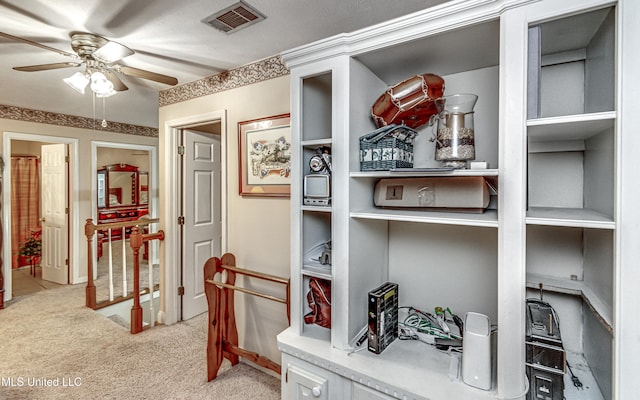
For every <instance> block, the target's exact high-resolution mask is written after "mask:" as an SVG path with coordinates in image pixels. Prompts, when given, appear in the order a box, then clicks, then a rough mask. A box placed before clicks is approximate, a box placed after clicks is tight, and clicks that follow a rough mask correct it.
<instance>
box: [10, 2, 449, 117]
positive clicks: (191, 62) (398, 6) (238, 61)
mask: <svg viewBox="0 0 640 400" xmlns="http://www.w3.org/2000/svg"><path fill="white" fill-rule="evenodd" d="M234 2H235V0H213V1H212V0H188V1H183V2H179V1H175V0H109V1H101V0H56V1H50V0H40V1H38V0H6V1H5V0H0V31H2V32H5V33H8V34H11V35H15V36H20V37H24V38H26V39H29V40H32V41H36V42H39V43H42V44H45V45H47V46H50V47H54V48H57V49H60V50H64V51H67V52H72V50H71V46H70V41H69V33H70V32H72V31H87V32H92V33H96V34H99V35H101V36H104V37H106V38H108V39H110V40H114V41H117V42H119V43H122V44H124V45H126V46H128V47H130V48H131V49H133V50H134V51H135V52H136V53H135V54H134V55H132V56H129V57H127V58H125V59H124V60H123V64H126V65H129V66H132V67H136V68H142V69H147V70H150V71H154V72H158V73H161V74H166V75H171V76H175V77H177V78H178V82H179V84H184V83H187V82H191V81H194V80H198V79H200V78H203V77H207V76H211V75H215V74H217V73H219V72H222V71H225V70H228V69H233V68H235V67H238V66H241V65H245V64H247V63H250V62H253V61H257V60H260V59H263V58H266V57H269V56H273V55H277V54H279V53H280V52H281V51H284V50H287V49H290V48H293V47H297V46H300V45H303V44H306V43H310V42H313V41H315V40H319V39H322V38H326V37H329V36H333V35H335V34H339V33H343V32H351V31H353V30H356V29H360V28H363V27H366V26H369V25H372V24H375V23H379V22H382V21H386V20H389V19H392V18H395V17H398V16H402V15H405V14H408V13H411V12H415V11H418V10H422V9H424V8H427V7H430V6H432V5H436V4H440V3H444V2H445V0H403V1H382V0H322V1H318V0H278V1H274V0H247V3H248V4H250V5H251V6H253V7H254V8H256V9H257V10H258V11H260V12H261V13H263V14H264V15H265V16H266V19H265V20H264V21H261V22H259V23H257V24H255V25H253V26H249V27H247V28H245V29H240V30H238V31H236V32H234V33H231V34H226V33H223V32H221V31H218V30H216V29H214V28H212V27H210V26H207V25H205V24H204V23H202V22H201V20H203V19H204V18H206V17H207V16H209V15H211V14H213V13H215V12H217V11H218V10H220V9H222V8H225V7H227V6H229V5H231V4H233V3H234ZM68 60H69V59H68V58H66V57H63V56H61V55H58V54H56V53H54V52H51V51H47V50H44V49H41V48H37V47H34V46H30V45H27V44H24V43H19V42H15V41H11V40H8V39H6V38H2V37H0V104H4V105H10V106H18V107H24V108H32V109H37V110H44V111H50V112H57V113H63V114H69V115H77V116H84V117H92V116H93V115H94V114H93V113H94V111H93V110H94V108H93V102H92V97H91V94H90V93H89V91H87V93H85V95H84V96H83V95H80V94H78V93H76V92H74V91H73V90H72V89H70V88H69V87H68V86H67V85H65V84H64V83H63V82H62V79H63V78H65V77H68V76H70V75H72V74H73V73H74V72H76V71H79V70H81V68H80V67H76V68H65V69H58V70H50V71H40V72H19V71H14V70H13V69H12V67H15V66H24V65H37V64H48V63H56V62H63V61H68ZM122 81H123V82H124V83H125V84H126V85H127V86H128V87H129V90H128V91H126V92H121V93H119V94H117V95H115V96H113V97H111V98H108V99H107V101H106V118H107V119H108V120H110V121H117V122H122V123H129V124H136V125H143V126H150V127H157V125H158V92H159V91H160V90H163V89H166V88H168V86H166V85H163V84H159V83H156V82H152V81H146V80H142V79H135V78H130V77H127V76H125V77H122ZM95 112H96V117H97V118H99V119H102V100H98V103H97V104H96V111H95Z"/></svg>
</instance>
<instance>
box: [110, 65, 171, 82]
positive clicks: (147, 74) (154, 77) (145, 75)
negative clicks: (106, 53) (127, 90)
mask: <svg viewBox="0 0 640 400" xmlns="http://www.w3.org/2000/svg"><path fill="white" fill-rule="evenodd" d="M115 67H116V68H117V70H118V71H119V72H122V73H123V74H125V75H130V76H135V77H136V78H142V79H148V80H151V81H156V82H160V83H164V84H166V85H171V86H173V85H176V84H178V79H176V78H174V77H173V76H168V75H162V74H158V73H156V72H151V71H146V70H144V69H139V68H134V67H129V66H126V65H117V66H115Z"/></svg>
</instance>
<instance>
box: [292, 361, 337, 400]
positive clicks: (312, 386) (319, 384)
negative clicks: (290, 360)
mask: <svg viewBox="0 0 640 400" xmlns="http://www.w3.org/2000/svg"><path fill="white" fill-rule="evenodd" d="M286 385H287V397H286V399H287V400H300V399H314V400H328V399H329V396H328V394H329V392H328V391H329V380H328V379H327V378H324V377H321V376H319V375H316V374H313V373H311V372H309V371H306V370H304V369H302V368H299V367H297V366H294V365H289V367H288V368H287V383H286Z"/></svg>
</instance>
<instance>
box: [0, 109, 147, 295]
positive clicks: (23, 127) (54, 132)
mask: <svg viewBox="0 0 640 400" xmlns="http://www.w3.org/2000/svg"><path fill="white" fill-rule="evenodd" d="M0 133H1V134H2V141H0V154H1V153H2V152H3V151H4V138H5V135H6V133H12V134H13V133H18V134H27V135H34V138H35V137H36V136H35V135H41V136H49V137H56V138H72V139H77V140H78V149H77V155H78V159H77V160H76V165H77V166H78V167H79V168H78V177H79V179H78V187H77V188H72V190H73V191H74V193H75V194H77V198H78V204H77V208H76V210H77V211H78V212H77V215H75V216H74V215H72V218H73V219H72V224H71V226H70V230H76V231H77V232H79V233H80V234H79V240H80V243H78V246H77V249H76V250H77V251H75V252H74V251H73V250H72V255H71V259H70V262H71V268H73V269H75V273H72V274H71V276H72V279H73V280H74V281H73V282H72V283H79V282H84V281H86V277H87V273H86V260H87V246H86V239H85V236H84V223H85V220H86V219H87V218H91V215H92V206H93V203H92V201H91V199H92V193H91V187H92V186H91V182H92V179H93V177H92V173H93V171H91V168H90V166H91V162H92V159H91V157H92V154H91V143H92V142H93V141H100V142H115V143H132V144H138V145H146V146H157V145H158V138H154V137H145V136H136V135H128V134H120V133H111V132H99V131H93V130H90V129H80V128H70V127H65V126H58V125H48V124H41V123H33V122H24V121H15V120H10V119H2V118H0ZM4 173H5V174H7V173H9V167H8V162H7V163H6V165H5V169H4ZM3 189H4V188H3ZM74 193H72V194H71V197H72V198H73V197H74ZM72 210H73V207H72ZM74 254H75V256H74Z"/></svg>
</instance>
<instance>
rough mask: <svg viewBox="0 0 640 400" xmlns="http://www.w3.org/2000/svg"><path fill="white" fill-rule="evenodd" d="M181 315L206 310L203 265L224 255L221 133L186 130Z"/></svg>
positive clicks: (184, 316) (192, 314)
mask: <svg viewBox="0 0 640 400" xmlns="http://www.w3.org/2000/svg"><path fill="white" fill-rule="evenodd" d="M183 132H184V137H183V138H184V141H183V143H184V149H185V150H184V158H183V159H184V169H183V171H184V174H183V179H184V189H183V195H182V196H183V197H182V198H183V212H184V241H183V245H184V248H183V253H182V254H183V266H182V269H183V270H182V274H183V286H184V295H183V296H182V319H189V318H192V317H194V316H196V315H199V314H201V313H203V312H206V311H207V300H206V297H205V293H204V276H203V266H204V263H205V262H206V261H207V259H209V258H210V257H214V256H217V257H220V256H222V254H221V250H222V229H221V224H222V222H221V205H220V203H221V197H220V179H221V177H220V168H221V163H220V155H221V154H220V147H221V146H220V136H219V135H212V134H204V133H200V132H195V131H190V130H186V129H185V130H184V131H183Z"/></svg>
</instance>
